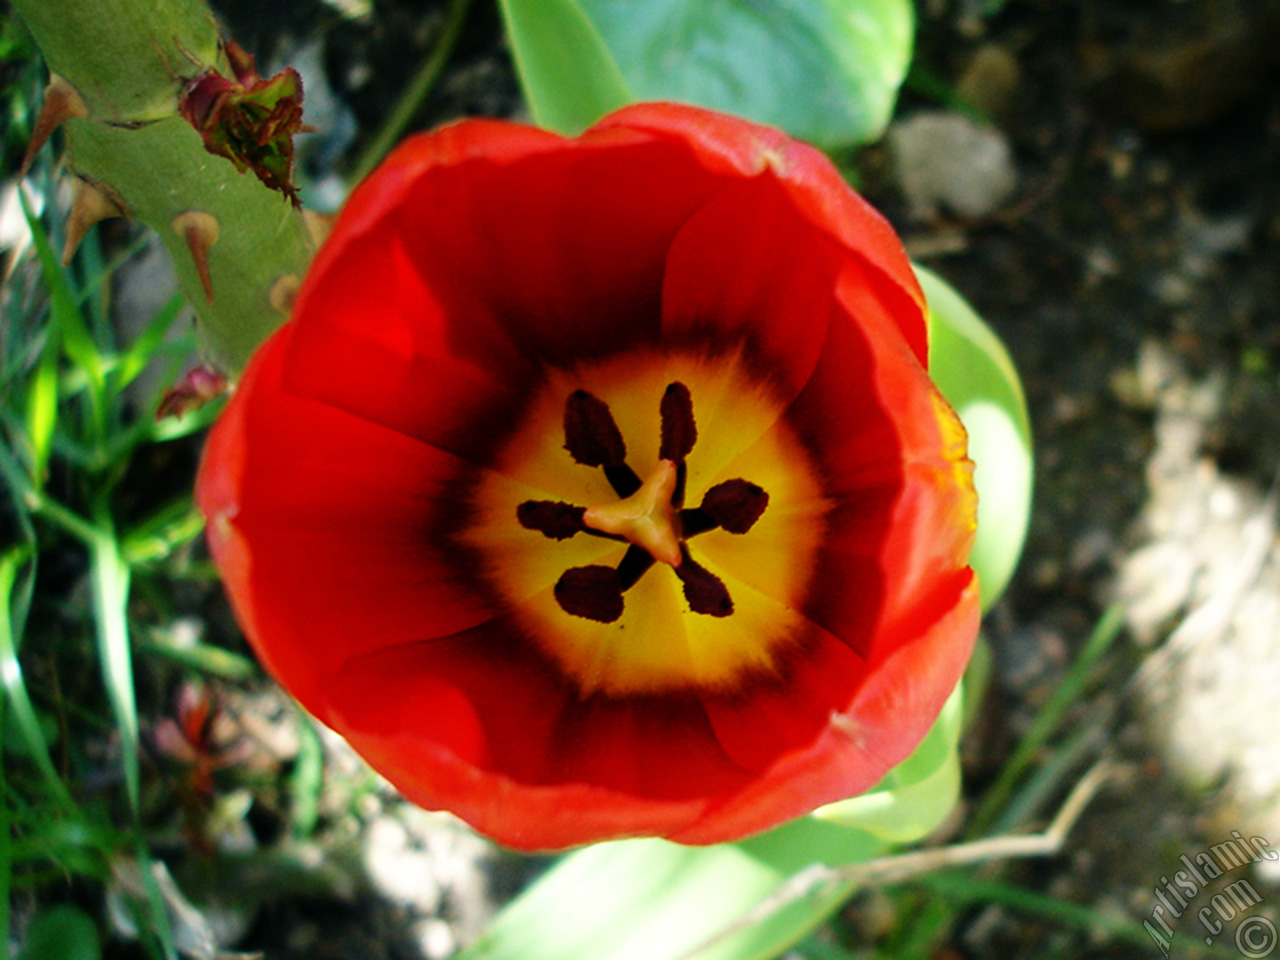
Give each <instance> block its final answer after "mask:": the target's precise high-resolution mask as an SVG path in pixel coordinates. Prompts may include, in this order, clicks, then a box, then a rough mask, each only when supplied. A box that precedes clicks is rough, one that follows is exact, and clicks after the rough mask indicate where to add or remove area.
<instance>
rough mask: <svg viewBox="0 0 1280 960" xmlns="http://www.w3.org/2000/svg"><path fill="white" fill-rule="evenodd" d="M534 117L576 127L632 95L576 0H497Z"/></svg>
mask: <svg viewBox="0 0 1280 960" xmlns="http://www.w3.org/2000/svg"><path fill="white" fill-rule="evenodd" d="M500 6H501V8H502V16H503V19H504V20H505V21H506V26H507V39H508V40H509V41H510V43H511V51H512V53H513V54H514V55H515V61H516V71H517V72H518V73H519V74H520V85H521V87H523V89H524V95H525V99H526V100H528V101H529V109H530V111H531V112H532V113H533V119H534V121H535V122H536V123H537V124H538V125H539V126H543V127H546V128H547V129H549V130H555V131H556V132H558V133H563V134H568V135H573V134H578V133H581V132H582V131H583V130H585V129H586V128H587V127H589V126H591V124H593V123H595V122H596V121H597V120H599V119H600V118H601V117H602V116H604V115H605V114H606V113H609V112H611V111H613V110H616V109H618V108H619V107H623V106H626V105H627V104H628V103H630V102H631V101H632V100H633V99H634V97H633V96H632V95H631V91H630V90H629V89H628V87H627V83H626V81H625V80H623V78H622V74H621V73H619V72H618V66H617V64H616V63H615V62H614V60H613V57H612V56H610V53H609V50H608V48H607V47H606V46H605V44H604V43H603V41H602V40H601V39H600V35H599V34H598V33H597V32H596V29H595V27H594V26H592V24H591V21H590V20H588V19H587V18H586V16H585V15H584V14H583V12H582V8H581V7H580V6H579V5H578V3H577V2H576V0H500Z"/></svg>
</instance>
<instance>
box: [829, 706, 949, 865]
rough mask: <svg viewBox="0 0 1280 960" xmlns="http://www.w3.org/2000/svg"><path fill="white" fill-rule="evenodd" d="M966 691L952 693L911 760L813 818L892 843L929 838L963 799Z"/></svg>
mask: <svg viewBox="0 0 1280 960" xmlns="http://www.w3.org/2000/svg"><path fill="white" fill-rule="evenodd" d="M962 687H963V684H959V685H957V686H956V689H955V690H954V691H952V693H951V697H950V698H949V699H948V700H947V702H946V705H945V706H944V707H943V708H942V713H941V714H940V715H939V717H938V719H937V721H936V722H935V723H934V725H933V727H932V728H930V730H929V733H928V734H927V735H926V736H925V738H924V740H922V741H921V742H920V745H919V746H918V747H916V749H915V751H914V752H913V753H912V754H911V756H909V757H907V759H906V760H904V761H902V763H900V764H898V765H897V766H896V767H894V768H893V769H892V770H890V771H889V772H888V773H887V774H886V775H885V778H884V779H883V780H881V781H880V783H879V784H877V785H876V787H875V788H874V789H872V790H869V791H868V792H866V793H864V794H862V795H861V796H857V797H850V798H849V799H848V800H841V801H839V802H837V803H831V804H827V806H825V807H821V808H820V809H818V810H817V811H816V812H815V813H814V816H816V817H819V818H822V819H824V820H831V821H833V822H835V823H840V824H844V825H845V826H852V827H857V828H859V829H861V830H866V831H868V832H870V833H872V834H874V835H875V836H877V837H879V838H880V839H881V840H883V841H885V842H886V843H891V844H903V843H911V842H913V841H916V840H919V839H920V838H921V837H924V836H926V835H927V834H929V833H930V832H931V831H932V830H933V829H934V828H935V827H937V826H938V824H940V823H941V822H942V821H943V819H944V818H945V817H946V816H947V814H948V813H950V812H951V808H952V807H954V806H955V804H956V801H957V800H958V799H959V798H960V755H959V749H958V744H959V741H960V728H961V726H962V723H963V719H964V709H963V701H964V694H963V691H962Z"/></svg>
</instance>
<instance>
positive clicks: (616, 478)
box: [604, 463, 644, 500]
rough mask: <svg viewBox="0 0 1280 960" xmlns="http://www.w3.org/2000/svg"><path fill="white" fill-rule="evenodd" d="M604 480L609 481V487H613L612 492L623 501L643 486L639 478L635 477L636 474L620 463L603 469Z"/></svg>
mask: <svg viewBox="0 0 1280 960" xmlns="http://www.w3.org/2000/svg"><path fill="white" fill-rule="evenodd" d="M604 478H605V479H606V480H608V481H609V486H611V487H613V492H614V493H616V494H617V495H618V496H619V498H621V499H623V500H625V499H627V497H629V496H631V495H632V494H633V493H635V492H636V491H637V490H639V489H640V488H641V487H642V486H644V484H643V482H642V481H641V480H640V478H639V477H638V476H636V472H635V471H634V470H632V469H631V468H630V467H628V466H627V465H626V464H625V463H620V464H618V465H617V466H613V467H605V468H604Z"/></svg>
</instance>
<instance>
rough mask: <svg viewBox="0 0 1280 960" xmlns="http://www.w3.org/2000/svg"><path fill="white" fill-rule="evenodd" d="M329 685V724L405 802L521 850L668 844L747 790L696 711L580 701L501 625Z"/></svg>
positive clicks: (351, 667) (386, 658)
mask: <svg viewBox="0 0 1280 960" xmlns="http://www.w3.org/2000/svg"><path fill="white" fill-rule="evenodd" d="M495 664H501V666H502V669H501V670H496V669H495ZM328 685H329V687H330V689H331V691H332V693H331V703H332V709H331V711H330V714H329V716H328V720H329V722H330V723H332V724H334V726H335V728H336V729H337V730H338V731H339V732H341V733H342V734H343V735H344V736H345V737H346V738H347V739H348V740H349V741H350V743H351V744H352V746H354V747H355V748H356V750H357V751H359V752H360V753H361V754H362V755H364V756H365V757H366V758H367V759H368V760H369V761H370V762H371V763H372V764H373V765H374V766H375V767H376V768H378V769H381V770H383V771H385V772H386V773H387V775H388V776H389V777H390V779H391V781H392V782H393V783H394V784H395V785H396V786H397V787H398V788H399V789H400V790H401V791H402V792H403V793H404V794H405V796H407V797H409V798H410V799H411V800H414V801H415V802H417V803H419V804H421V805H423V806H425V807H427V808H429V809H448V810H452V811H453V812H454V813H456V814H458V815H459V816H461V817H462V818H463V819H465V820H467V821H468V822H470V823H472V824H473V825H474V826H476V827H477V828H478V829H480V830H482V831H483V832H485V833H486V834H488V835H490V836H492V837H494V838H495V839H497V840H498V841H500V842H502V843H505V844H507V845H509V846H512V847H516V848H519V849H526V850H536V849H547V848H555V847H564V846H567V845H572V844H576V843H585V842H590V841H592V840H597V839H605V838H612V837H618V836H631V835H644V834H653V833H666V832H668V831H670V830H673V829H679V828H682V827H685V826H687V825H689V824H691V823H693V822H694V821H695V820H697V819H698V817H699V816H700V815H701V814H702V812H703V811H704V810H705V809H706V807H707V802H708V801H707V792H708V791H709V790H710V791H711V792H712V793H713V794H717V793H726V794H728V793H732V792H733V791H735V790H737V789H740V788H741V787H742V786H743V785H744V784H745V783H747V782H749V781H750V780H751V779H752V778H751V777H750V776H749V775H748V774H747V773H746V772H745V771H743V770H742V769H741V768H739V767H738V766H736V765H735V764H733V763H731V762H730V761H729V760H728V758H727V757H726V756H725V755H724V752H723V751H722V750H721V749H720V746H719V743H718V741H717V740H716V737H715V735H714V733H713V731H712V730H711V727H710V725H709V723H708V721H707V718H706V716H705V714H704V713H703V711H702V707H701V705H700V704H699V703H698V702H697V701H696V700H694V699H686V700H683V701H681V700H675V701H673V700H672V699H670V698H643V697H642V698H628V699H621V700H618V699H611V698H601V697H591V698H585V699H584V698H582V697H580V696H579V695H578V692H577V690H576V689H575V688H573V687H572V686H570V685H568V684H566V682H565V681H564V679H563V677H561V676H560V675H559V674H558V673H557V672H556V671H555V670H554V669H552V668H550V667H549V666H548V664H547V663H546V661H544V660H542V659H541V658H539V657H538V656H537V654H536V652H534V648H533V647H532V645H530V644H528V643H527V642H526V643H521V642H520V638H519V634H518V631H516V630H514V629H513V625H512V624H510V623H504V622H502V621H500V620H499V621H493V622H490V623H488V624H485V625H482V626H480V627H478V628H476V629H474V630H471V631H467V632H466V633H464V634H461V635H459V636H457V637H453V638H445V639H440V640H432V641H428V642H424V643H414V644H405V645H402V646H398V647H394V648H391V649H387V650H383V651H380V652H376V653H371V654H367V655H365V656H362V657H359V658H355V659H353V660H351V661H350V662H348V663H347V664H345V665H344V666H343V667H342V668H341V669H340V670H339V671H337V672H336V673H334V674H333V675H331V676H330V677H329V678H328ZM659 768H660V769H662V770H664V771H670V775H669V776H668V775H664V776H661V777H655V776H653V772H654V770H655V769H659Z"/></svg>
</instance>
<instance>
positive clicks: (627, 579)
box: [618, 544, 653, 593]
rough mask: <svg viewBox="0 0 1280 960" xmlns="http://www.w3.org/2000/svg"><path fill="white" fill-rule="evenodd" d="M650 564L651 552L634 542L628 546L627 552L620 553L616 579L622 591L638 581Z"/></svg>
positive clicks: (651, 561)
mask: <svg viewBox="0 0 1280 960" xmlns="http://www.w3.org/2000/svg"><path fill="white" fill-rule="evenodd" d="M652 566H653V554H652V553H650V552H649V551H648V550H646V549H645V548H644V547H637V546H636V545H635V544H632V545H631V546H630V547H628V548H627V552H626V553H624V554H623V555H622V562H621V563H619V564H618V579H619V581H620V582H621V584H622V590H623V592H624V593H625V592H626V591H627V590H630V589H631V588H632V587H634V586H635V585H636V584H637V583H639V582H640V578H641V577H643V576H644V575H645V573H647V572H648V570H649V568H650V567H652Z"/></svg>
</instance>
